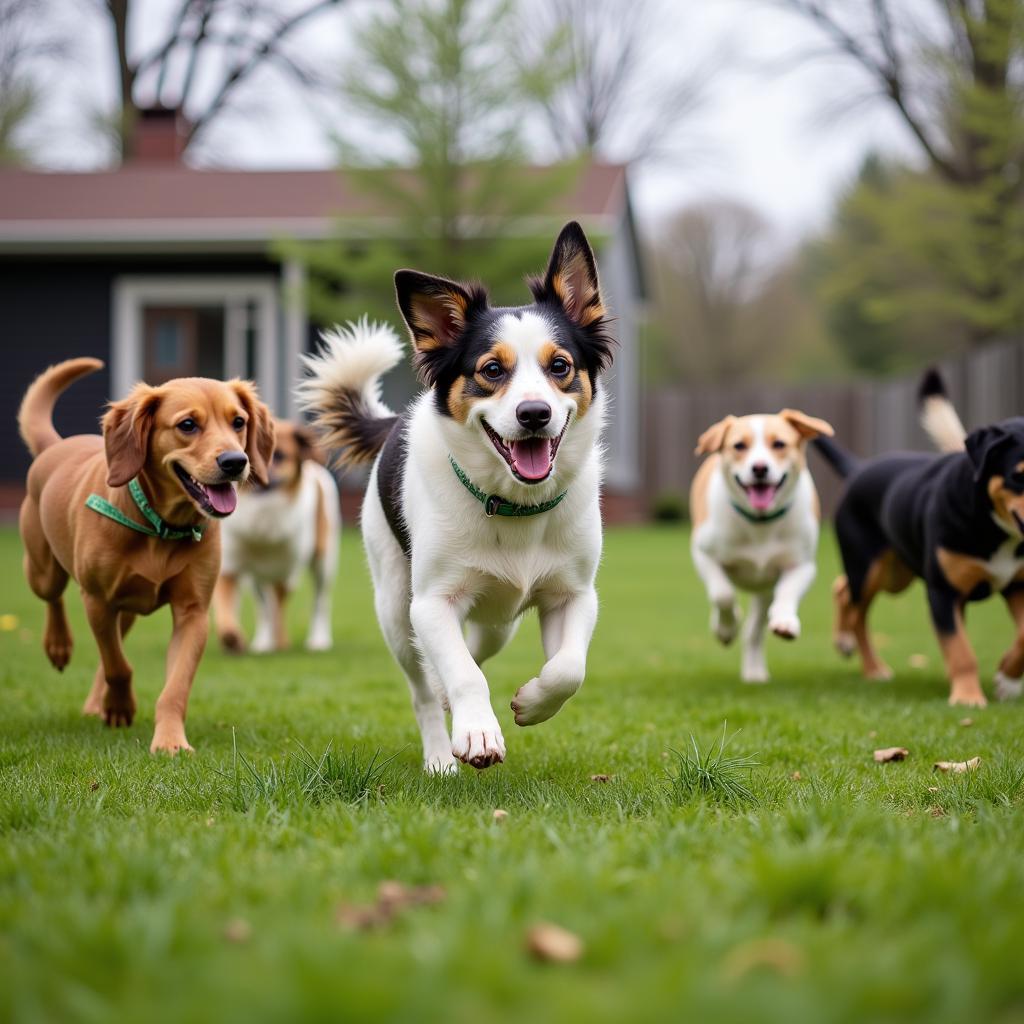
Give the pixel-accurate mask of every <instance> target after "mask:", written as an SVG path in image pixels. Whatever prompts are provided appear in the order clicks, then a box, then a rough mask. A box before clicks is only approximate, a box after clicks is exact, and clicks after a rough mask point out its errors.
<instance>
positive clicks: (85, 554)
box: [19, 360, 273, 753]
mask: <svg viewBox="0 0 1024 1024" xmlns="http://www.w3.org/2000/svg"><path fill="white" fill-rule="evenodd" d="M100 365H102V364H99V363H98V361H96V363H95V365H94V366H92V367H90V369H98V368H99V366H100ZM82 366H83V364H82V361H81V360H72V361H70V362H69V363H62V364H59V365H58V366H56V367H52V368H51V369H49V370H47V371H46V372H45V373H44V374H43V375H42V376H41V377H40V379H39V380H37V381H36V382H35V383H34V384H33V385H32V386H31V387H30V388H29V390H28V392H27V393H26V398H25V402H24V403H23V405H22V409H21V413H20V416H19V418H20V421H21V423H22V429H23V432H24V433H25V436H26V437H27V438H34V439H37V440H39V439H42V440H44V441H46V442H47V443H46V444H45V445H44V446H43V447H42V450H41V451H40V454H39V455H38V456H37V458H36V459H35V461H34V462H33V463H32V466H31V468H30V469H29V473H28V486H27V494H26V497H25V500H24V502H23V503H22V506H21V515H20V525H21V535H22V540H23V542H24V545H25V575H26V577H27V578H28V582H29V586H31V588H32V590H33V592H34V593H35V594H36V596H37V597H39V598H41V599H42V600H43V601H45V602H46V605H47V615H46V628H45V632H44V638H43V646H44V649H45V650H46V653H47V656H48V657H49V659H50V661H51V662H52V663H53V665H54V666H55V667H56V668H57V669H59V670H62V669H63V668H64V666H65V665H66V664H67V663H68V660H69V659H70V656H71V648H72V638H71V631H70V628H69V626H68V621H67V616H66V613H65V610H64V599H63V593H64V589H65V587H66V586H67V583H68V580H69V578H71V577H72V576H73V577H74V578H75V580H76V581H77V583H78V584H79V586H80V588H81V591H82V598H83V602H84V604H85V610H86V615H87V617H88V619H89V625H90V627H91V628H92V631H93V634H94V635H95V637H96V643H97V645H98V647H99V650H100V659H101V666H100V671H99V672H98V673H97V677H96V680H95V681H94V684H93V687H92V691H91V692H90V694H89V697H88V699H87V700H86V703H85V706H84V708H83V712H84V713H86V714H96V715H102V716H103V717H104V718H105V720H106V722H107V724H108V725H112V726H119V725H125V726H126V725H130V724H131V722H132V719H133V718H134V715H135V696H134V694H133V692H132V669H131V666H130V665H129V664H128V662H127V660H126V659H125V656H124V651H123V648H122V640H123V638H124V635H125V634H126V633H127V631H128V629H129V628H130V627H131V624H132V622H133V621H134V619H135V617H136V616H137V615H148V614H150V613H151V612H153V611H155V610H156V609H158V608H161V607H163V606H164V605H170V607H171V614H172V618H173V633H172V636H171V642H170V646H169V648H168V653H167V679H166V684H165V686H164V688H163V691H162V692H161V694H160V697H159V698H158V700H157V704H156V728H155V731H154V735H153V741H152V744H151V745H150V750H152V751H158V750H161V751H167V752H169V753H174V752H176V751H178V750H191V749H192V748H191V747H190V746H189V744H188V740H187V739H186V737H185V712H186V708H187V704H188V696H189V691H190V690H191V687H192V680H193V677H194V675H195V671H196V668H197V666H198V664H199V660H200V658H201V657H202V653H203V649H204V647H205V645H206V634H207V608H208V606H209V603H210V597H211V594H212V592H213V586H214V582H215V580H216V577H217V570H218V567H219V564H220V532H219V528H218V525H217V524H216V523H215V522H210V523H208V526H207V530H206V534H205V536H204V537H203V539H202V540H201V541H200V542H199V543H196V542H194V541H192V540H181V541H165V540H158V539H156V538H151V537H147V536H144V535H143V534H141V533H136V532H135V531H133V530H130V529H128V528H127V527H125V526H122V525H120V524H119V523H116V522H114V521H113V520H111V519H108V518H106V517H105V516H102V515H99V514H97V513H96V512H94V511H93V510H91V509H88V508H86V507H85V499H86V498H87V497H88V496H89V495H90V494H92V493H96V494H98V495H100V497H102V498H105V499H106V500H107V501H109V502H110V503H111V504H112V505H114V506H115V507H116V508H118V509H120V510H121V512H122V513H124V514H125V515H126V516H128V517H129V518H132V519H134V520H136V521H140V514H139V511H138V509H136V507H135V505H134V503H133V502H132V499H131V497H130V495H129V494H128V492H127V490H126V489H125V488H123V487H122V486H121V483H126V482H127V481H128V480H130V479H131V478H132V477H133V476H137V477H138V479H139V482H140V484H141V485H142V488H143V491H144V492H145V494H146V496H147V498H148V500H149V502H150V504H151V505H152V506H153V508H154V509H155V510H156V512H157V513H158V514H159V515H160V516H161V517H162V518H163V519H164V521H165V522H167V523H170V524H172V525H174V526H179V527H187V526H191V525H197V524H199V523H200V522H203V521H204V516H203V515H202V513H201V512H200V511H199V509H198V508H197V507H196V506H195V504H194V503H193V502H192V499H191V498H189V497H188V495H187V494H186V493H185V491H184V490H183V488H182V485H181V483H180V482H179V480H178V478H177V477H176V475H175V474H174V471H173V469H172V468H171V464H172V463H173V462H178V463H180V464H181V465H182V467H183V468H184V469H185V470H186V471H187V472H189V473H190V474H191V475H192V476H193V477H195V478H197V479H199V480H208V481H215V480H220V479H221V478H222V475H221V473H220V470H219V467H217V464H216V458H217V456H218V455H219V454H221V453H222V452H224V451H228V450H232V451H234V450H238V449H239V448H240V447H241V448H244V449H245V451H246V453H247V454H248V456H249V460H250V466H251V470H252V473H253V474H254V475H255V476H257V477H258V478H260V477H262V478H263V479H265V474H266V471H267V467H266V463H267V461H268V460H269V458H270V453H271V451H272V449H273V425H272V423H271V421H270V416H269V413H268V412H267V409H266V407H265V406H264V405H263V404H262V403H261V402H260V401H259V400H258V399H257V397H256V394H255V391H254V389H253V388H252V386H251V385H249V384H247V383H245V382H243V381H230V382H228V383H222V382H220V381H213V380H205V379H202V378H189V379H184V380H173V381H169V382H168V383H166V384H164V385H162V386H160V387H159V388H151V387H148V386H147V385H138V386H137V387H136V388H135V389H134V390H133V392H132V394H131V395H129V396H128V398H126V399H122V400H121V401H119V402H114V403H112V404H111V406H110V409H109V410H108V412H107V414H106V416H104V419H103V429H104V434H103V437H100V436H97V435H80V436H77V437H70V438H65V439H59V438H58V439H57V440H52V438H50V437H49V431H52V429H53V428H52V420H51V412H52V407H53V402H54V401H55V400H56V398H57V395H58V394H59V393H60V391H61V389H62V387H63V386H66V384H67V383H69V382H70V380H72V379H74V377H75V376H81V373H82V372H87V371H86V370H85V369H83V368H82ZM78 370H80V371H81V372H77V371H78ZM40 396H46V400H41V399H40ZM239 415H241V416H242V417H244V418H245V419H246V421H247V422H246V426H245V427H244V428H243V430H242V431H241V433H239V432H236V431H235V430H234V428H233V426H232V421H233V420H234V418H235V417H236V416H239ZM185 417H192V418H194V419H195V420H196V421H197V422H198V423H199V424H200V425H201V427H202V429H201V430H200V431H199V432H197V433H196V434H193V435H185V434H182V433H181V432H180V431H178V430H177V429H176V424H177V423H179V422H180V421H181V420H182V419H184V418H185ZM53 433H54V436H56V432H55V431H54V432H53Z"/></svg>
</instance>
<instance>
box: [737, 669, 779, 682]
mask: <svg viewBox="0 0 1024 1024" xmlns="http://www.w3.org/2000/svg"><path fill="white" fill-rule="evenodd" d="M740 678H741V679H742V680H743V682H745V683H746V684H747V685H748V686H760V685H762V684H763V683H768V682H771V676H770V675H769V674H768V669H766V668H763V667H758V668H745V669H744V670H743V671H742V673H741V674H740Z"/></svg>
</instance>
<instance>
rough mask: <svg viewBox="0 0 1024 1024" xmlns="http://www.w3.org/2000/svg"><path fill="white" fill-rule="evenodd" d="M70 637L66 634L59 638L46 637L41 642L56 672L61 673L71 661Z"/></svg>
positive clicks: (71, 646) (71, 644)
mask: <svg viewBox="0 0 1024 1024" xmlns="http://www.w3.org/2000/svg"><path fill="white" fill-rule="evenodd" d="M73 646H74V645H73V643H72V641H71V636H70V634H68V633H64V634H61V635H59V636H52V637H51V636H47V637H46V638H45V640H44V641H43V648H44V650H45V651H46V657H47V658H49V659H50V664H51V665H52V666H53V667H54V668H55V669H56V670H57V671H58V672H63V671H64V669H65V668H67V665H68V662H69V661H71V650H72V648H73Z"/></svg>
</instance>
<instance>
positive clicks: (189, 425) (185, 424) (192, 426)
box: [178, 418, 199, 434]
mask: <svg viewBox="0 0 1024 1024" xmlns="http://www.w3.org/2000/svg"><path fill="white" fill-rule="evenodd" d="M178 429H179V430H180V431H181V432H182V433H183V434H194V433H195V432H196V431H197V430H198V429H199V424H198V423H196V421H195V420H194V419H191V418H189V419H184V420H182V421H181V422H180V423H179V424H178Z"/></svg>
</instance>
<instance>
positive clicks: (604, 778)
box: [590, 772, 612, 782]
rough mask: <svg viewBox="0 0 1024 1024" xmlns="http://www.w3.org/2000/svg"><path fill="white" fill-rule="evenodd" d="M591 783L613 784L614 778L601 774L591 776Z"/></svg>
mask: <svg viewBox="0 0 1024 1024" xmlns="http://www.w3.org/2000/svg"><path fill="white" fill-rule="evenodd" d="M590 781H591V782H611V781H612V777H611V776H610V775H604V774H602V773H600V772H599V773H598V774H597V775H591V776H590Z"/></svg>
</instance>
